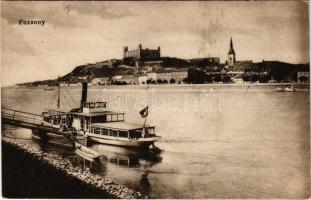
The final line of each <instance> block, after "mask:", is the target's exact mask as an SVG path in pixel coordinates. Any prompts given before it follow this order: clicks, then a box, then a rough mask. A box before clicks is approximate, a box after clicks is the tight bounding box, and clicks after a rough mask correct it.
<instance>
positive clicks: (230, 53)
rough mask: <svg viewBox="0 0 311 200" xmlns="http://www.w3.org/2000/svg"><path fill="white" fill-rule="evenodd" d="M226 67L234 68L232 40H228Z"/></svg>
mask: <svg viewBox="0 0 311 200" xmlns="http://www.w3.org/2000/svg"><path fill="white" fill-rule="evenodd" d="M227 62H228V66H229V67H233V66H234V63H235V52H234V49H233V43H232V38H231V40H230V49H229V52H228V60H227Z"/></svg>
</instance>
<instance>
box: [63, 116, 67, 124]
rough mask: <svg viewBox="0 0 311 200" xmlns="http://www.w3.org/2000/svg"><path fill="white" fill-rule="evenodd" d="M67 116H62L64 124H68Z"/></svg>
mask: <svg viewBox="0 0 311 200" xmlns="http://www.w3.org/2000/svg"><path fill="white" fill-rule="evenodd" d="M66 119H67V118H66V116H62V124H66Z"/></svg>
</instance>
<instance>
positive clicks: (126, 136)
mask: <svg viewBox="0 0 311 200" xmlns="http://www.w3.org/2000/svg"><path fill="white" fill-rule="evenodd" d="M119 137H124V138H128V135H127V131H119Z"/></svg>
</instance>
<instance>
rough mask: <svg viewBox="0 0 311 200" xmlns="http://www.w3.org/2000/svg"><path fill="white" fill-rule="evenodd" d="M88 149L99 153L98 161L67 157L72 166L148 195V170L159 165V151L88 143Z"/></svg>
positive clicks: (149, 185)
mask: <svg viewBox="0 0 311 200" xmlns="http://www.w3.org/2000/svg"><path fill="white" fill-rule="evenodd" d="M88 147H89V148H91V149H93V150H95V151H97V152H98V153H100V155H101V156H100V159H99V160H98V161H96V162H90V161H88V160H86V159H83V158H81V157H79V156H68V158H69V159H70V161H71V162H72V164H73V165H75V166H78V167H80V168H81V169H83V170H89V171H90V172H91V173H94V174H98V175H100V176H103V177H107V178H111V179H113V180H115V181H116V182H119V183H121V184H122V183H126V185H127V186H128V187H130V188H132V189H135V190H138V191H140V192H141V193H143V194H145V195H149V194H150V193H151V190H152V185H151V183H150V181H149V179H148V175H149V171H150V169H151V168H152V167H153V166H154V165H156V164H158V163H161V161H162V157H161V156H160V154H161V151H159V150H153V151H151V150H137V149H130V148H124V147H117V146H110V145H103V144H94V143H90V144H89V145H88Z"/></svg>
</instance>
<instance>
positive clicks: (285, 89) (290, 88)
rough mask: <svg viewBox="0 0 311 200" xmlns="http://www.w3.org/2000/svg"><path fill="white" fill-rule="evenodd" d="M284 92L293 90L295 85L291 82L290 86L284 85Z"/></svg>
mask: <svg viewBox="0 0 311 200" xmlns="http://www.w3.org/2000/svg"><path fill="white" fill-rule="evenodd" d="M284 92H295V87H294V85H293V84H292V85H291V86H290V87H285V88H284Z"/></svg>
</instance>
